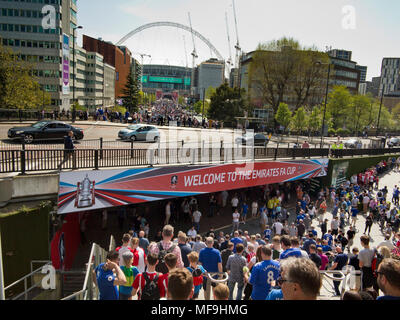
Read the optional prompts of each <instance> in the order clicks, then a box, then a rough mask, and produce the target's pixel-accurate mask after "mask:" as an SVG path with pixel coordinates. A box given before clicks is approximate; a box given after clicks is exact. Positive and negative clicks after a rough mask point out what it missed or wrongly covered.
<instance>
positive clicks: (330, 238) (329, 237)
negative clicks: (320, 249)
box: [322, 230, 333, 247]
mask: <svg viewBox="0 0 400 320" xmlns="http://www.w3.org/2000/svg"><path fill="white" fill-rule="evenodd" d="M322 240H327V241H328V246H330V247H332V244H333V236H332V230H328V233H325V234H324V235H323V237H322Z"/></svg>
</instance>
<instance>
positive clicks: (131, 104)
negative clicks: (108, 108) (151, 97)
mask: <svg viewBox="0 0 400 320" xmlns="http://www.w3.org/2000/svg"><path fill="white" fill-rule="evenodd" d="M122 93H123V96H122V100H123V106H124V107H125V108H126V109H127V110H128V111H129V112H130V113H134V112H137V111H138V109H139V100H140V83H139V81H138V75H137V70H136V69H134V68H132V67H131V70H130V73H129V74H128V77H127V80H126V85H125V88H124V89H123V90H122Z"/></svg>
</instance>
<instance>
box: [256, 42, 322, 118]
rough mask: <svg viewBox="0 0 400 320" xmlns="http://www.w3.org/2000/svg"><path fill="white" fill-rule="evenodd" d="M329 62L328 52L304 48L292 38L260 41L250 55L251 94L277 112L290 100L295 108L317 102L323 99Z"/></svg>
mask: <svg viewBox="0 0 400 320" xmlns="http://www.w3.org/2000/svg"><path fill="white" fill-rule="evenodd" d="M318 62H320V63H318ZM328 62H329V57H328V55H327V54H326V53H323V52H319V51H318V50H317V49H316V48H315V47H310V48H307V47H302V46H301V45H300V43H299V42H298V41H296V40H294V39H292V38H282V39H280V40H273V41H270V42H267V43H261V44H259V45H258V47H257V50H256V51H255V52H254V54H253V55H252V58H251V63H250V67H249V76H248V83H249V96H250V98H251V97H261V100H262V103H263V104H264V105H269V106H271V107H272V108H273V109H274V111H275V112H276V111H277V110H278V107H279V105H280V103H281V102H287V100H288V99H290V100H291V101H294V103H293V104H294V105H295V110H297V109H298V108H300V107H301V106H313V105H315V104H318V103H320V101H321V100H322V98H323V92H324V90H323V88H324V84H325V83H326V81H325V79H326V78H327V71H328V70H327V67H326V65H325V64H327V63H328Z"/></svg>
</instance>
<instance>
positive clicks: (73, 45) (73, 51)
mask: <svg viewBox="0 0 400 320" xmlns="http://www.w3.org/2000/svg"><path fill="white" fill-rule="evenodd" d="M82 28H83V27H82V26H77V27H75V28H73V29H72V39H73V40H72V41H73V44H72V59H73V61H74V69H73V70H74V79H73V83H72V86H73V88H72V103H73V105H72V123H75V119H76V110H75V78H76V61H75V30H76V29H82Z"/></svg>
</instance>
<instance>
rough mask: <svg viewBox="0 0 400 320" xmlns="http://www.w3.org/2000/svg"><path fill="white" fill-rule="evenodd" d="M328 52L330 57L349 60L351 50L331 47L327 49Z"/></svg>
mask: <svg viewBox="0 0 400 320" xmlns="http://www.w3.org/2000/svg"><path fill="white" fill-rule="evenodd" d="M328 54H329V56H330V57H333V58H338V59H343V60H347V61H351V56H352V54H353V53H352V51H348V50H343V49H333V50H329V51H328Z"/></svg>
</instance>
